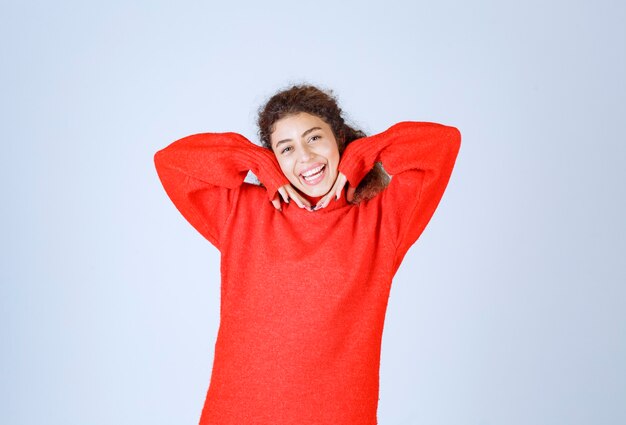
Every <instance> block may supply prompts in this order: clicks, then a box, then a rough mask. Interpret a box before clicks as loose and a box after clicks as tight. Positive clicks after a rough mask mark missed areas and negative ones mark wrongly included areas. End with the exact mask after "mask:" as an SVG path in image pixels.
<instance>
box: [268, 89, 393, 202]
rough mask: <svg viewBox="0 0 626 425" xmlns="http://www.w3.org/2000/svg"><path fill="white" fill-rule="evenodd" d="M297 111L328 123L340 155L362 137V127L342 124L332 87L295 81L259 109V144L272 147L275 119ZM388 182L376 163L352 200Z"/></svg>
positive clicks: (371, 193) (369, 194)
mask: <svg viewBox="0 0 626 425" xmlns="http://www.w3.org/2000/svg"><path fill="white" fill-rule="evenodd" d="M300 112H307V113H309V114H312V115H316V116H317V117H319V118H320V119H322V120H324V122H326V124H328V125H329V126H330V128H331V129H332V131H333V134H334V136H335V139H336V140H337V147H338V150H339V155H342V154H343V152H344V150H345V148H346V146H347V145H348V144H350V143H351V142H353V141H354V140H356V139H359V138H361V137H365V136H366V134H365V133H364V132H363V131H362V130H359V129H355V128H353V127H352V126H350V125H348V124H346V122H345V120H344V118H343V116H342V110H341V108H340V107H339V105H338V103H337V99H336V97H335V96H334V94H333V91H332V90H330V89H328V90H323V89H320V88H318V87H316V86H313V85H310V84H299V85H292V86H291V87H289V88H286V89H283V90H280V91H279V92H277V93H276V94H274V95H273V96H272V97H271V98H270V99H269V100H268V101H267V102H266V103H265V105H263V106H261V107H260V108H259V110H258V114H259V115H258V119H257V125H258V128H259V130H258V133H259V139H260V140H261V143H262V145H263V147H265V148H267V149H270V150H271V149H272V145H271V142H270V135H271V134H272V132H273V131H274V123H275V122H276V121H278V120H280V119H281V118H284V117H287V116H290V115H295V114H297V113H300ZM389 181H390V178H389V175H388V174H387V173H386V172H385V170H384V169H383V167H382V164H381V163H380V162H376V163H375V164H374V167H373V168H372V169H371V170H370V171H369V172H368V173H367V174H366V175H365V176H364V177H363V179H362V180H361V181H360V182H359V185H358V186H357V188H356V190H355V192H354V199H353V200H352V203H353V204H358V203H359V202H361V201H362V200H367V199H371V198H373V197H374V196H376V195H377V194H378V193H380V192H381V191H382V190H383V189H384V188H385V187H387V185H388V184H389Z"/></svg>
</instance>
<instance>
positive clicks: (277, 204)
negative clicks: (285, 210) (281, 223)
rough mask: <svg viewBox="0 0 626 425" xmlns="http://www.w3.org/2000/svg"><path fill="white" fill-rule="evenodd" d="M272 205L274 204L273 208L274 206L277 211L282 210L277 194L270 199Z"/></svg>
mask: <svg viewBox="0 0 626 425" xmlns="http://www.w3.org/2000/svg"><path fill="white" fill-rule="evenodd" d="M272 205H274V208H276V209H277V210H278V211H282V208H281V206H280V199H278V196H275V197H274V199H272Z"/></svg>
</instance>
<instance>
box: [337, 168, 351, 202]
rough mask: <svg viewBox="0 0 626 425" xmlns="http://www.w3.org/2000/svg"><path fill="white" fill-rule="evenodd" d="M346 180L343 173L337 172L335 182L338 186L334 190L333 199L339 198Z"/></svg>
mask: <svg viewBox="0 0 626 425" xmlns="http://www.w3.org/2000/svg"><path fill="white" fill-rule="evenodd" d="M347 180H348V179H347V177H346V176H345V175H344V174H343V173H339V176H338V177H337V183H338V186H339V187H338V188H337V190H336V192H335V200H339V198H340V197H341V192H342V191H343V188H344V186H345V185H346V181H347Z"/></svg>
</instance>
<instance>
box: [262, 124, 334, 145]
mask: <svg viewBox="0 0 626 425" xmlns="http://www.w3.org/2000/svg"><path fill="white" fill-rule="evenodd" d="M321 129H322V128H321V127H312V128H309V129H308V130H307V131H305V132H304V133H302V136H301V137H304V136H306V135H307V134H309V133H310V132H312V131H313V130H321ZM290 141H291V139H283V140H281V141H280V142H278V143H276V145H274V147H276V148H277V147H278V145H280V144H281V143H286V142H290Z"/></svg>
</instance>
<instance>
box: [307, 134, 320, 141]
mask: <svg viewBox="0 0 626 425" xmlns="http://www.w3.org/2000/svg"><path fill="white" fill-rule="evenodd" d="M321 137H322V136H319V135H315V136H313V137H311V138H310V139H309V140H310V141H312V142H314V141H315V140H316V138H321Z"/></svg>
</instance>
